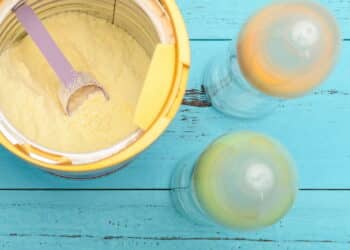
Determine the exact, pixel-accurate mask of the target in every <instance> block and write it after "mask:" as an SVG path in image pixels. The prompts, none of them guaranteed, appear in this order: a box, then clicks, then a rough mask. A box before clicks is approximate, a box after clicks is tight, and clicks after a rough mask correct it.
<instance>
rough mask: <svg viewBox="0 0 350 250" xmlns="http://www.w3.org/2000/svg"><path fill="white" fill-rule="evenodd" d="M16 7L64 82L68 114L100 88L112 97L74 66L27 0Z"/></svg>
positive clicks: (63, 99) (63, 101) (63, 96)
mask: <svg viewBox="0 0 350 250" xmlns="http://www.w3.org/2000/svg"><path fill="white" fill-rule="evenodd" d="M13 11H14V13H15V14H16V17H17V19H18V20H19V22H20V23H21V25H22V26H23V28H24V29H25V30H26V32H27V33H28V34H29V36H30V37H31V38H32V39H33V41H34V43H35V44H36V45H37V46H38V48H39V49H40V51H41V52H42V54H43V55H44V57H45V58H46V60H47V61H48V63H49V64H50V66H51V67H52V69H53V70H54V71H55V72H56V74H57V76H58V77H59V79H60V81H61V84H62V88H61V91H60V93H59V99H60V102H61V104H62V107H63V109H64V111H65V113H66V114H68V115H71V114H72V112H74V111H75V110H76V109H77V108H78V107H79V106H80V105H82V104H83V103H84V101H85V100H86V99H87V98H88V97H89V95H91V94H94V93H95V92H98V91H101V92H102V93H103V95H104V97H105V98H106V100H109V95H108V93H107V92H106V90H105V89H104V88H103V86H102V85H100V84H99V83H98V81H97V80H96V79H94V77H92V76H91V75H90V74H89V73H85V72H77V71H75V70H74V68H73V66H72V65H71V64H70V63H69V61H68V60H67V58H66V57H65V56H64V55H63V53H62V51H61V50H60V49H59V48H58V46H57V45H56V43H55V41H54V40H53V39H52V37H51V35H50V34H49V32H48V31H47V30H46V28H45V27H44V25H43V24H42V22H41V21H40V19H39V18H38V17H37V15H36V14H35V13H34V11H33V10H32V8H31V7H30V6H29V5H27V4H26V3H25V1H23V2H21V3H19V4H18V5H16V6H15V8H14V9H13Z"/></svg>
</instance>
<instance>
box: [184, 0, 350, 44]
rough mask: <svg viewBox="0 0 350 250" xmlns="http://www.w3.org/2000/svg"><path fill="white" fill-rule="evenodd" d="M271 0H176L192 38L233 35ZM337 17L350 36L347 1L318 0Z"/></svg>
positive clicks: (346, 33) (214, 37) (348, 4)
mask: <svg viewBox="0 0 350 250" xmlns="http://www.w3.org/2000/svg"><path fill="white" fill-rule="evenodd" d="M270 2H271V1H267V0H265V1H262V0H249V1H241V0H231V1H229V2H228V1H226V0H216V1H213V0H201V1H189V0H177V3H178V5H179V6H180V8H181V11H182V13H183V15H184V17H185V20H186V23H187V27H188V30H189V33H190V36H191V38H192V39H226V38H233V37H234V35H235V34H237V33H238V32H239V30H240V28H241V27H242V25H243V24H244V22H245V21H246V20H247V18H249V16H251V15H252V14H253V13H255V12H256V11H257V10H259V9H260V8H261V7H263V6H264V5H266V4H267V3H270ZM317 2H320V3H321V4H323V5H324V6H325V7H326V8H327V9H329V10H330V11H331V13H332V14H333V15H334V16H335V17H336V19H337V21H338V23H339V26H340V28H341V30H342V37H343V38H348V39H349V38H350V1H348V0H318V1H317Z"/></svg>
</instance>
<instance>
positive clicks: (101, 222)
mask: <svg viewBox="0 0 350 250" xmlns="http://www.w3.org/2000/svg"><path fill="white" fill-rule="evenodd" d="M177 2H178V4H179V6H180V8H181V10H182V12H183V14H184V16H185V19H186V22H187V26H188V29H189V33H190V37H191V46H192V57H193V67H192V70H191V77H190V80H189V85H188V91H187V94H186V97H185V99H184V101H183V106H182V107H181V110H180V112H179V113H178V115H177V118H176V119H175V121H174V123H173V124H172V125H171V127H170V128H169V129H168V131H167V132H166V133H165V134H164V135H163V136H162V137H161V139H160V140H159V141H158V142H157V143H155V144H154V145H153V146H152V147H151V148H150V149H149V150H148V151H147V152H145V153H144V154H143V155H141V156H140V157H139V158H138V159H137V160H135V161H134V162H133V163H132V164H131V165H130V166H129V167H128V168H125V169H123V170H122V171H120V172H118V173H116V174H114V175H111V176H108V177H106V178H102V179H97V180H92V181H82V182H81V181H80V182H79V181H70V180H64V179H59V178H56V177H54V176H51V175H49V174H46V173H44V172H41V171H40V170H37V169H35V168H33V167H31V166H29V165H28V164H26V163H24V162H23V161H21V160H19V159H17V158H16V157H14V156H12V155H11V154H10V153H8V152H7V151H6V150H5V149H0V159H1V164H0V249H6V250H8V249H16V250H17V249H18V250H25V249H30V250H33V249H50V250H51V249H88V250H89V249H91V250H92V249H93V250H96V249H166V250H171V249H176V250H178V249H200V250H206V249H208V250H209V249H220V250H221V249H241V250H244V249H247V250H260V249H262V250H274V249H315V250H322V249H332V250H334V249H336V250H341V249H347V250H348V249H350V134H349V124H350V80H349V78H350V0H322V1H320V2H322V3H323V4H324V5H325V6H326V7H328V8H329V9H330V10H331V11H332V13H333V14H334V15H335V16H336V18H337V19H338V22H339V24H340V26H341V30H342V38H343V48H342V52H341V58H340V61H339V63H338V65H337V68H336V70H335V71H334V72H333V73H332V75H331V76H330V77H329V79H328V80H327V82H326V83H325V84H324V85H322V87H321V88H319V89H317V90H315V91H313V92H312V93H310V95H308V96H307V97H305V98H302V99H297V100H293V101H288V102H286V103H284V104H282V105H280V106H279V108H278V110H277V112H276V113H274V114H273V115H272V116H269V117H267V118H265V119H262V120H255V121H243V120H234V119H229V118H226V117H225V116H223V115H222V114H220V113H217V112H216V111H214V110H213V109H212V108H211V105H210V103H209V102H208V100H207V99H206V98H205V95H204V93H203V92H202V91H201V81H200V79H201V72H202V70H203V67H204V65H205V62H206V61H207V60H209V58H210V57H211V56H213V55H215V53H217V51H219V50H220V49H222V48H224V47H225V46H227V43H228V42H229V40H230V38H231V37H233V34H234V33H235V32H238V30H239V27H240V25H242V23H243V21H244V20H245V19H246V18H247V17H248V16H249V15H250V14H251V13H252V12H254V11H255V10H256V9H257V8H259V7H260V6H262V5H264V4H266V3H268V2H270V1H268V0H246V1H243V0H215V1H214V0H178V1H177ZM243 129H244V130H247V129H249V130H255V131H260V132H263V133H266V134H268V135H271V136H273V137H275V138H277V139H279V140H280V141H281V142H282V143H283V144H284V145H286V146H287V147H288V148H289V150H290V151H291V153H292V154H293V155H294V157H295V160H296V162H297V165H298V169H299V174H300V192H299V196H298V199H297V201H296V204H295V207H294V209H293V210H292V211H291V213H289V214H288V216H286V217H285V218H284V219H283V220H282V221H280V222H279V223H278V224H276V225H274V226H273V227H271V228H268V229H265V230H262V231H259V232H253V233H237V232H236V233H235V232H225V231H218V230H212V229H210V228H206V227H204V228H203V227H199V226H196V225H193V224H191V223H190V222H188V221H186V220H184V219H183V218H181V217H180V216H179V215H177V213H176V212H175V211H174V209H173V207H172V205H171V202H170V199H169V193H170V189H169V185H168V184H169V179H170V176H171V172H172V170H173V169H174V167H175V165H176V163H177V162H178V160H179V159H181V158H182V157H183V156H185V155H186V154H187V153H189V152H193V151H198V152H199V151H200V150H202V149H203V148H204V147H205V146H206V145H207V144H208V143H209V142H210V141H211V140H213V139H214V138H216V137H217V136H219V135H221V134H223V133H225V132H227V131H238V130H243Z"/></svg>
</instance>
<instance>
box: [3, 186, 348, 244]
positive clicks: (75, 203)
mask: <svg viewBox="0 0 350 250" xmlns="http://www.w3.org/2000/svg"><path fill="white" fill-rule="evenodd" d="M0 196H1V199H0V223H1V226H0V249H6V250H8V249H20V250H25V249H38V248H39V247H40V248H45V249H86V250H89V249H179V248H180V249H249V250H251V249H264V250H265V249H271V250H274V249H306V248H307V249H337V250H338V249H349V247H350V242H349V234H350V224H349V223H348V222H349V220H350V213H348V207H349V206H350V192H342V191H338V192H335V191H323V192H320V191H302V192H300V193H299V197H298V200H297V202H296V205H295V208H294V209H293V210H292V211H291V213H289V214H288V215H287V216H286V217H285V218H284V219H283V220H282V221H281V222H279V223H277V224H276V225H274V226H273V227H270V228H268V229H264V230H262V231H258V232H251V233H243V232H228V231H226V230H222V229H220V228H211V227H203V226H199V225H195V224H192V223H191V222H190V221H187V220H186V219H184V218H182V217H180V216H179V215H178V214H177V213H176V211H175V210H174V209H173V207H172V204H171V201H170V199H169V197H170V196H169V192H167V191H110V192H106V191H103V192H102V191H70V192H66V191H56V192H46V191H40V192H39V191H38V192H27V191H24V192H23V191H1V192H0Z"/></svg>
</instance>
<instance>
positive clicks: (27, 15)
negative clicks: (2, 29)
mask: <svg viewBox="0 0 350 250" xmlns="http://www.w3.org/2000/svg"><path fill="white" fill-rule="evenodd" d="M14 12H15V14H16V17H17V19H18V20H19V22H20V23H21V24H22V26H23V28H24V29H25V30H26V32H27V33H28V34H29V36H30V37H31V38H32V39H33V41H34V42H35V44H36V45H37V46H38V48H39V49H40V51H41V52H42V54H43V55H44V56H45V58H46V60H47V61H48V63H49V64H50V65H51V67H52V69H53V70H54V71H55V72H56V74H57V76H58V77H59V78H60V80H61V82H62V83H63V84H64V86H65V87H66V88H69V86H70V85H71V84H72V83H73V82H74V80H75V78H76V76H77V72H76V71H75V70H74V68H73V66H72V65H71V64H70V63H69V61H68V60H67V59H66V57H65V56H64V55H63V53H62V51H61V50H60V49H59V48H58V46H57V45H56V43H55V41H54V40H53V39H52V37H51V35H50V34H49V32H48V31H47V30H46V28H45V26H44V25H43V24H42V22H41V21H40V19H39V18H38V17H37V15H36V14H35V13H34V11H33V10H32V8H31V7H30V6H28V5H27V4H26V3H23V4H21V5H20V6H19V7H18V8H16V9H14Z"/></svg>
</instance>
